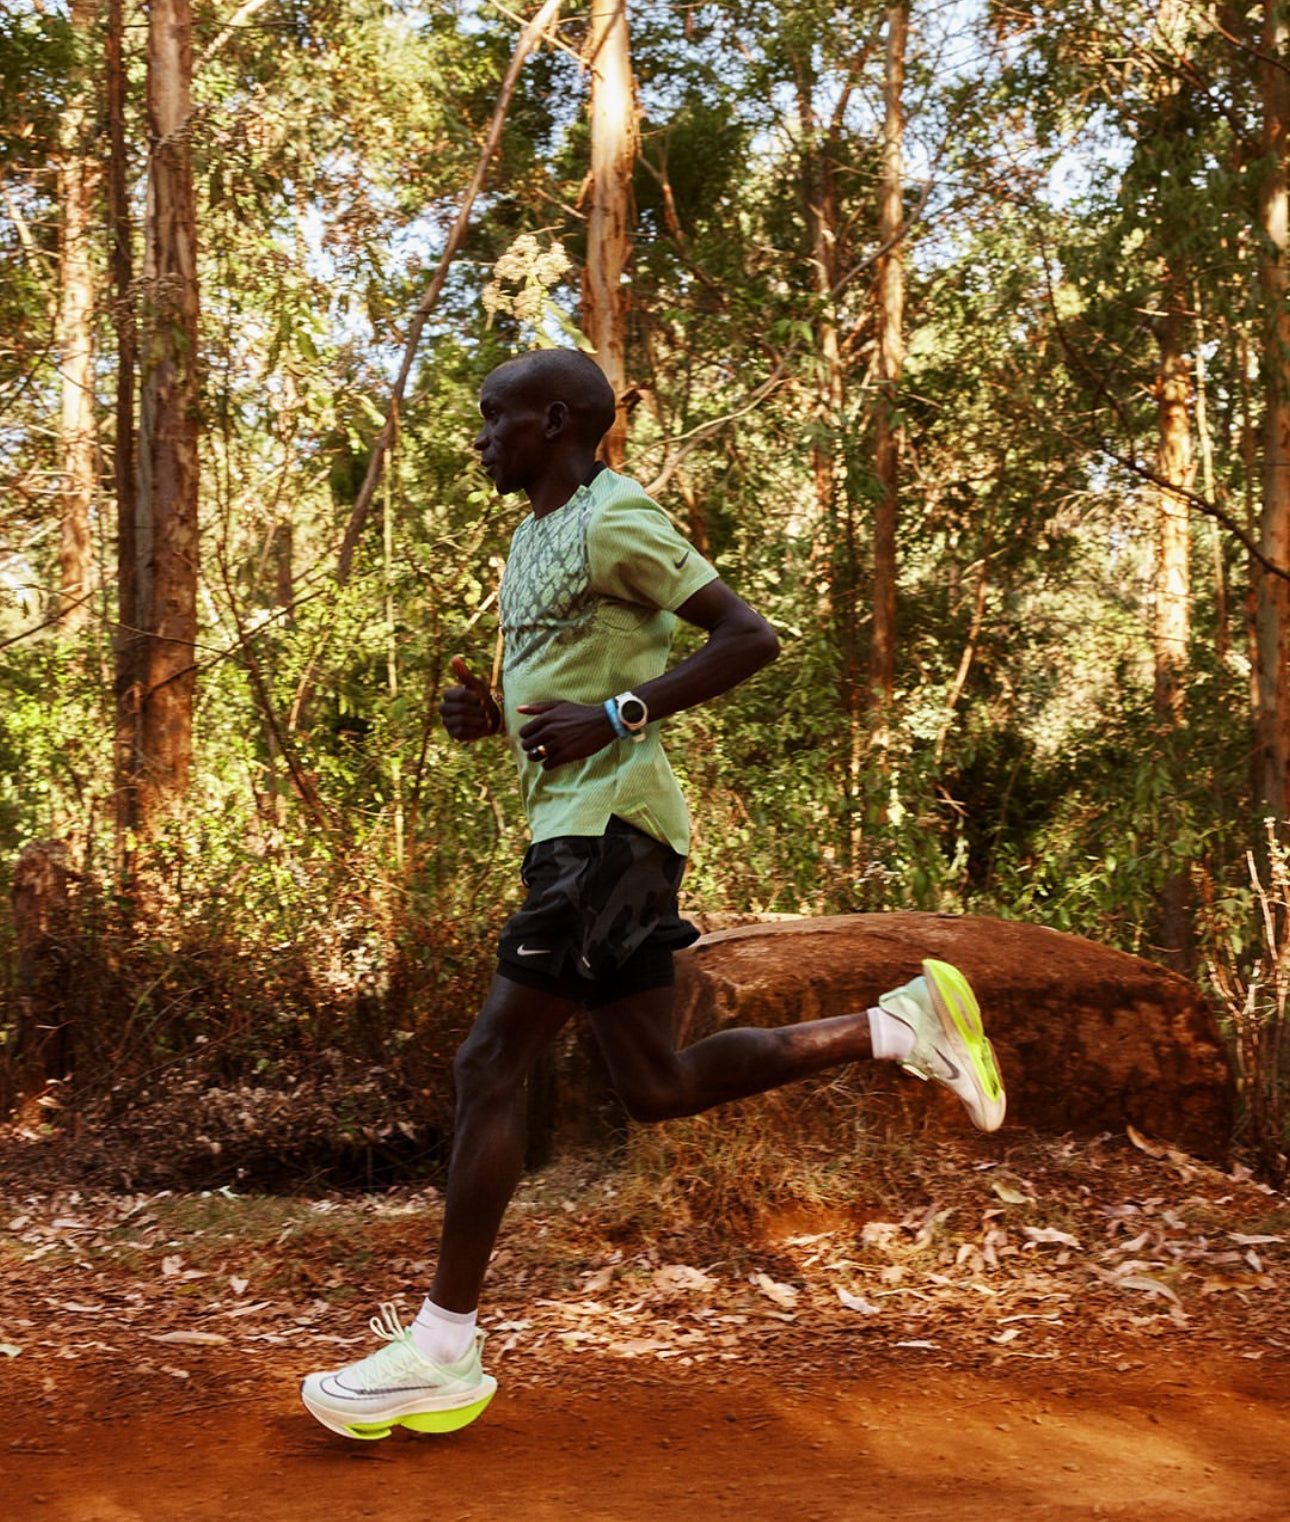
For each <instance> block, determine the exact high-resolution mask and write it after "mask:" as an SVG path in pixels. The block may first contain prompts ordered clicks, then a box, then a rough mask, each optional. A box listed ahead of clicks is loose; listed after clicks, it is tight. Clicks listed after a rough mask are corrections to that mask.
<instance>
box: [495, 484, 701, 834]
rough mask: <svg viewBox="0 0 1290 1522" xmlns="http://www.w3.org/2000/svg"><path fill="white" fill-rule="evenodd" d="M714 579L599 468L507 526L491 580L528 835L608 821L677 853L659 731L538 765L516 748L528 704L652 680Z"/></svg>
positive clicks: (654, 515)
mask: <svg viewBox="0 0 1290 1522" xmlns="http://www.w3.org/2000/svg"><path fill="white" fill-rule="evenodd" d="M716 575H717V573H716V571H715V570H714V569H713V567H712V566H711V565H709V564H708V562H707V561H706V560H705V559H704V558H703V557H702V556H701V555H700V554H699V553H698V551H697V550H695V549H694V547H693V546H692V545H690V544H688V543H687V542H686V540H685V539H684V538H682V536H681V535H680V534H678V533H677V531H676V530H675V529H674V528H673V527H672V525H671V522H670V521H669V520H668V517H667V514H666V513H664V511H663V510H662V508H661V507H659V506H658V504H657V503H655V502H651V501H650V499H649V498H648V497H647V496H646V495H645V493H644V491H643V490H642V489H641V488H640V487H639V486H638V485H637V484H636V482H635V481H631V480H628V479H627V477H625V476H620V475H617V474H616V473H615V472H614V471H611V470H602V471H601V472H600V473H599V474H598V475H597V476H596V477H595V478H594V479H593V480H592V482H591V484H590V485H589V486H581V487H579V488H578V490H577V491H576V492H575V493H574V494H573V496H572V497H570V499H569V500H568V502H566V503H565V504H564V506H563V507H561V508H558V509H557V510H556V511H555V512H553V513H548V514H547V515H546V516H545V517H543V518H535V517H533V515H532V514H530V515H529V516H528V517H527V518H525V519H524V521H523V522H522V523H521V524H520V526H519V527H518V528H517V529H516V530H515V536H514V538H513V539H512V540H511V552H510V556H509V558H508V560H507V563H506V573H505V575H504V576H503V577H502V587H501V593H500V599H499V600H500V607H501V618H502V634H503V638H504V641H505V660H504V664H503V675H502V687H503V692H504V705H505V710H506V733H507V734H508V736H510V740H511V746H512V749H513V751H514V753H515V760H516V765H517V767H518V768H519V775H520V795H521V798H522V799H523V803H524V810H525V813H526V814H527V815H528V819H529V826H530V828H531V830H532V833H533V839H534V840H535V841H538V840H549V839H551V838H552V837H553V836H556V835H603V834H604V832H605V827H606V825H607V824H608V823H609V818H610V815H611V814H616V815H617V816H618V817H619V818H620V819H625V820H626V821H627V822H628V823H629V824H634V825H636V826H637V828H639V829H642V830H644V831H646V833H647V834H650V835H653V836H654V838H655V839H656V840H663V841H666V842H667V844H668V845H670V846H671V847H672V849H673V850H674V851H679V852H680V853H681V854H682V855H685V854H686V853H687V852H688V850H689V845H690V820H689V815H688V814H687V812H686V807H685V799H684V798H683V797H682V795H681V789H680V787H679V786H678V785H677V781H676V778H675V777H674V776H673V775H672V768H671V767H670V766H669V765H668V763H667V757H666V755H665V754H664V753H663V746H662V744H661V742H660V740H659V735H658V725H657V724H651V725H650V726H649V728H648V729H647V731H646V738H645V739H644V740H643V741H642V742H640V743H637V742H636V741H634V740H631V739H627V740H614V741H611V743H610V744H609V745H607V746H605V748H604V749H603V750H599V751H597V752H596V754H595V755H594V756H588V757H587V758H586V759H585V760H583V761H575V762H571V763H570V764H569V765H568V766H560V767H556V768H555V770H554V771H550V772H547V771H543V769H542V767H541V766H540V765H539V764H538V763H536V762H533V761H530V760H529V759H528V757H527V756H525V754H524V753H523V751H522V750H521V749H520V747H519V743H518V738H517V737H518V735H519V731H520V730H521V728H523V726H524V725H525V724H526V723H528V716H526V715H524V714H522V713H520V712H519V711H518V710H519V708H520V707H521V705H523V704H527V703H554V702H561V701H567V702H572V703H603V702H604V701H605V699H606V698H611V697H615V696H616V695H617V694H618V693H620V692H626V691H628V690H629V689H632V688H635V687H636V686H638V685H639V684H640V683H642V682H647V681H649V680H650V679H651V678H652V677H656V676H659V675H660V674H661V673H662V672H663V671H664V669H665V668H666V665H667V657H668V652H669V650H670V648H671V644H672V632H673V629H674V628H675V625H676V619H675V618H674V617H673V610H675V609H676V608H679V607H680V606H681V604H682V603H683V602H685V601H686V599H687V598H689V597H692V596H693V595H694V593H695V592H697V591H698V590H699V588H700V587H703V586H706V585H707V583H708V582H710V581H712V580H713V579H714V578H715V577H716Z"/></svg>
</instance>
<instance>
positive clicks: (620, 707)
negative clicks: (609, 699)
mask: <svg viewBox="0 0 1290 1522" xmlns="http://www.w3.org/2000/svg"><path fill="white" fill-rule="evenodd" d="M613 701H614V708H615V709H616V710H617V713H618V722H619V723H620V724H621V725H622V726H623V728H624V729H625V730H626V731H627V733H628V734H629V735H630V736H631V737H632V739H633V740H635V742H636V743H637V744H638V745H639V744H640V742H641V741H642V740H643V739H644V738H645V726H646V725H647V724H648V723H649V709H648V708H647V707H646V706H645V701H644V699H643V698H638V697H637V696H636V694H635V693H634V692H620V693H619V694H618V696H617V697H616V698H615V699H614V700H613Z"/></svg>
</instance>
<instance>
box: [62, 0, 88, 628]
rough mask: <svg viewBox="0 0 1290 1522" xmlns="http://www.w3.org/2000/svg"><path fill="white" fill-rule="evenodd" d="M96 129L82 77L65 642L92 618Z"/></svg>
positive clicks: (71, 173) (66, 401)
mask: <svg viewBox="0 0 1290 1522" xmlns="http://www.w3.org/2000/svg"><path fill="white" fill-rule="evenodd" d="M94 9H95V6H94V0H73V3H72V6H71V21H72V28H73V31H74V32H75V34H76V37H77V40H78V43H79V42H82V41H84V40H85V39H86V38H87V36H88V33H89V29H90V25H91V23H92V21H93V17H94ZM92 121H93V111H92V101H91V98H90V85H89V81H88V80H87V79H86V77H85V74H84V71H83V70H82V69H80V68H78V70H77V82H76V88H75V90H74V93H73V96H72V99H71V101H70V102H69V104H68V107H67V110H66V112H65V113H64V115H63V120H62V129H61V139H62V141H61V145H60V146H61V157H60V163H59V168H58V180H59V203H60V211H61V221H62V227H61V239H60V249H59V265H58V274H59V336H60V342H61V345H62V361H61V363H60V365H59V384H60V388H61V392H62V399H61V400H62V405H61V419H60V422H61V427H60V438H61V447H62V473H61V474H62V480H61V484H60V496H61V499H62V502H61V536H60V541H59V550H58V566H59V597H58V626H59V630H60V631H61V632H62V633H64V634H72V633H75V632H76V631H77V630H78V629H81V628H83V627H84V625H85V624H86V622H87V621H88V619H89V616H90V601H89V599H90V595H91V593H92V591H93V586H94V556H93V546H92V544H91V541H90V508H91V504H92V503H93V501H94V488H95V479H96V474H97V472H96V468H95V455H96V452H97V441H96V438H95V428H94V276H93V270H92V266H91V261H90V237H91V229H92V225H93V212H94V182H95V177H96V176H95V168H94V160H93V158H92V157H91V155H90V153H89V152H88V144H87V143H86V136H87V133H88V132H89V131H90V128H91V125H92Z"/></svg>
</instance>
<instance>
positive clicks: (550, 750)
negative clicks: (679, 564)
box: [520, 580, 779, 771]
mask: <svg viewBox="0 0 1290 1522" xmlns="http://www.w3.org/2000/svg"><path fill="white" fill-rule="evenodd" d="M676 611H677V616H678V617H679V618H683V619H684V620H685V621H686V622H687V623H690V624H694V625H695V626H696V627H697V628H700V629H704V630H706V631H707V635H708V638H707V640H706V641H705V642H704V643H703V644H702V645H701V646H700V647H699V648H698V649H697V650H695V651H694V652H693V653H692V654H690V655H688V656H686V658H685V659H684V660H683V661H679V662H678V663H677V664H676V665H675V666H673V667H672V669H671V670H670V671H665V672H664V673H663V674H662V676H657V677H654V678H653V679H652V680H650V681H648V682H643V683H642V684H641V685H640V686H639V687H637V688H636V689H635V692H636V695H637V697H639V698H640V699H641V701H642V702H644V703H645V705H646V707H647V708H648V709H649V716H650V720H651V722H652V721H653V720H655V719H666V718H669V717H671V715H672V714H676V713H683V712H684V711H685V710H686V709H687V708H697V707H698V706H699V704H701V703H707V702H710V701H711V700H712V699H713V698H716V697H720V696H721V694H722V693H723V692H729V691H730V689H731V688H732V687H737V686H738V685H739V683H740V682H743V681H746V680H747V679H748V678H749V677H750V676H752V675H753V674H754V673H755V672H758V671H760V670H761V669H762V667H763V666H767V665H769V664H770V662H771V661H773V660H774V659H775V657H776V656H777V655H778V654H779V637H778V635H776V633H775V631H774V629H772V628H771V626H770V625H769V624H768V623H767V622H766V620H765V619H764V618H763V617H762V616H761V614H760V613H758V612H756V611H755V610H754V609H753V608H750V607H749V606H748V604H747V603H746V602H745V601H744V600H743V598H742V597H740V596H738V595H737V594H736V593H735V592H733V591H731V589H730V588H729V587H728V586H727V585H726V584H725V582H723V581H721V580H716V581H710V582H709V583H708V584H707V586H705V587H701V588H700V589H699V591H697V592H696V593H695V594H694V595H693V596H692V597H689V598H687V599H686V601H685V602H683V603H682V604H681V606H680V607H679V608H678V609H677V610H676ZM608 695H609V694H606V696H608ZM520 711H521V712H522V713H526V714H531V715H533V717H532V718H530V720H529V722H528V723H527V724H526V725H525V726H524V727H523V729H521V730H520V743H521V745H522V746H523V747H524V749H525V751H526V752H527V753H528V754H529V756H530V758H531V759H532V760H535V761H540V762H541V764H542V765H543V766H544V767H545V768H546V769H547V770H548V771H550V770H551V769H552V768H554V767H557V766H563V765H565V763H567V762H569V761H580V760H582V758H583V757H584V756H591V755H594V754H595V753H596V751H598V750H601V749H603V747H604V746H606V745H608V744H609V742H610V741H611V740H612V739H613V738H614V729H613V726H612V724H611V723H610V722H609V719H608V717H607V715H606V714H605V712H604V709H603V708H601V707H598V706H594V707H588V706H587V705H585V704H582V703H559V702H552V703H531V704H528V705H527V706H525V707H524V708H522V709H521V710H520Z"/></svg>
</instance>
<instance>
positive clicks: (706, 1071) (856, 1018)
mask: <svg viewBox="0 0 1290 1522" xmlns="http://www.w3.org/2000/svg"><path fill="white" fill-rule="evenodd" d="M674 1008H675V990H674V989H671V988H657V989H652V990H650V991H649V992H647V993H641V994H633V995H631V996H630V997H628V998H626V999H622V1000H620V1001H619V1002H617V1003H615V1004H610V1005H606V1006H605V1007H604V1008H603V1009H598V1010H593V1011H592V1013H591V1024H592V1029H593V1030H594V1031H595V1035H596V1039H597V1041H598V1042H599V1043H600V1047H601V1050H602V1051H603V1052H604V1055H605V1062H606V1064H607V1065H608V1067H609V1073H610V1077H611V1079H612V1081H613V1085H614V1088H615V1090H616V1091H617V1093H618V1096H619V1098H620V1099H621V1100H622V1101H623V1103H624V1105H626V1107H627V1110H628V1113H629V1114H631V1115H632V1116H633V1117H634V1118H635V1119H637V1120H655V1121H656V1120H671V1119H675V1118H676V1117H678V1116H682V1115H697V1114H699V1113H700V1112H701V1111H703V1110H710V1109H712V1108H713V1107H714V1106H716V1105H721V1104H727V1103H729V1102H730V1101H731V1100H734V1099H744V1098H747V1097H748V1096H749V1095H750V1094H763V1093H765V1092H766V1091H767V1090H768V1089H777V1088H780V1087H781V1086H782V1085H783V1084H786V1083H792V1082H794V1081H795V1080H797V1079H799V1078H807V1077H809V1076H810V1075H811V1074H812V1073H819V1072H823V1071H824V1070H825V1069H826V1068H831V1067H836V1066H838V1065H839V1064H841V1063H844V1062H855V1061H858V1060H860V1059H865V1058H869V1057H871V1056H872V1055H873V1048H872V1044H871V1041H870V1035H869V1028H870V1026H869V1015H868V1012H867V1011H861V1012H860V1013H858V1014H854V1015H837V1016H834V1017H833V1018H832V1019H828V1020H806V1021H803V1022H802V1023H801V1024H798V1025H781V1026H772V1027H769V1028H762V1027H759V1026H745V1027H741V1028H739V1029H736V1030H726V1031H719V1032H717V1034H716V1035H713V1036H706V1037H704V1039H703V1040H701V1041H696V1042H694V1044H693V1045H691V1046H687V1047H684V1048H682V1049H681V1050H680V1051H678V1050H677V1048H676V1040H675V1035H674V1026H673V1015H674Z"/></svg>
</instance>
